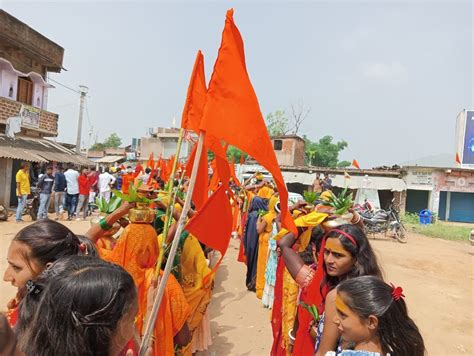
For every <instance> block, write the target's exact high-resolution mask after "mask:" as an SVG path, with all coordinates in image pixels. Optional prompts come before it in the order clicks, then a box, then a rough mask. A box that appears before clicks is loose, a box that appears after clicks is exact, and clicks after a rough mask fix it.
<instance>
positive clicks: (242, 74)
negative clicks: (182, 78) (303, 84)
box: [200, 10, 297, 234]
mask: <svg viewBox="0 0 474 356" xmlns="http://www.w3.org/2000/svg"><path fill="white" fill-rule="evenodd" d="M200 129H201V130H203V131H205V132H206V134H210V135H212V136H214V137H217V138H219V139H223V140H224V141H225V142H227V143H228V144H231V145H233V146H235V147H238V148H239V149H241V150H242V151H244V152H246V153H248V154H249V155H250V156H252V157H253V158H254V159H255V160H257V161H258V162H259V163H260V164H261V165H262V166H264V167H265V168H266V169H267V170H268V171H269V172H270V173H271V174H272V176H273V179H274V180H275V183H276V184H277V187H278V191H279V193H280V205H281V220H282V225H283V227H285V228H286V229H288V230H290V231H292V232H294V233H295V234H296V232H297V231H296V227H295V224H294V222H293V219H292V218H291V216H290V214H289V211H288V192H287V190H286V185H285V182H284V180H283V176H282V174H281V171H280V167H279V165H278V162H277V160H276V156H275V152H274V151H273V146H272V143H271V141H270V136H269V135H268V131H267V127H266V125H265V121H264V119H263V117H262V113H261V112H260V107H259V104H258V100H257V96H256V95H255V92H254V90H253V87H252V84H251V83H250V79H249V77H248V74H247V69H246V66H245V55H244V47H243V42H242V38H241V36H240V33H239V30H238V29H237V27H236V26H235V24H234V20H233V10H229V11H227V16H226V21H225V27H224V31H223V34H222V42H221V47H220V49H219V54H218V57H217V60H216V63H215V66H214V72H213V74H212V78H211V81H210V83H209V89H208V92H207V100H206V106H205V108H204V113H203V118H202V121H201V125H200Z"/></svg>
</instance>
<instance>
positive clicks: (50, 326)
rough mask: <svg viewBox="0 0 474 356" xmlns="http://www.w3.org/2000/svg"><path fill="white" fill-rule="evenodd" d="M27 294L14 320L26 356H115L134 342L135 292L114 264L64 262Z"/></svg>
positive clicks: (31, 284) (77, 258) (76, 258)
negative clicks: (18, 315)
mask: <svg viewBox="0 0 474 356" xmlns="http://www.w3.org/2000/svg"><path fill="white" fill-rule="evenodd" d="M27 289H28V293H27V295H26V297H25V298H24V300H23V301H22V303H21V306H20V315H21V317H20V321H19V340H20V343H19V345H20V349H21V350H22V351H23V352H25V354H27V355H71V356H73V355H74V356H75V355H118V354H119V352H120V351H121V350H122V349H123V348H124V346H125V345H126V343H127V342H128V340H130V339H131V338H132V337H133V333H134V320H135V316H136V313H137V310H138V303H137V292H136V288H135V284H134V282H133V279H132V277H131V276H130V275H129V274H128V273H127V272H126V271H125V270H124V269H123V268H121V267H119V266H117V265H114V264H111V263H107V262H104V261H102V260H100V259H97V258H93V257H86V256H70V257H66V258H64V259H61V260H58V262H56V263H54V264H53V265H52V266H51V267H49V268H48V269H47V270H46V271H45V273H43V275H41V276H40V277H39V278H38V281H37V282H31V281H30V282H28V284H27Z"/></svg>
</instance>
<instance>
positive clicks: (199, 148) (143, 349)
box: [138, 131, 205, 356]
mask: <svg viewBox="0 0 474 356" xmlns="http://www.w3.org/2000/svg"><path fill="white" fill-rule="evenodd" d="M204 137H205V133H204V132H203V131H201V132H200V133H199V141H198V146H197V149H196V155H195V157H194V162H193V168H192V171H191V177H190V180H189V188H188V192H187V194H186V199H185V201H184V206H183V211H182V212H181V216H180V217H179V221H178V227H177V229H176V233H175V235H174V238H173V243H172V244H171V251H170V254H169V256H168V259H167V261H166V266H165V270H164V271H163V276H162V278H161V282H160V284H159V286H158V292H157V294H156V297H155V300H154V302H153V308H152V310H151V313H150V319H149V320H148V323H147V325H146V328H145V333H144V336H143V339H142V342H141V344H140V351H139V353H138V354H139V356H144V355H145V352H146V350H147V349H148V347H149V346H150V341H151V334H152V332H153V329H154V327H155V323H156V318H157V316H158V310H159V307H160V305H161V301H162V300H163V294H164V291H165V287H166V283H167V281H168V278H169V275H170V272H171V267H172V266H173V261H174V257H175V255H176V251H177V250H178V245H179V240H180V239H179V237H180V236H181V233H182V232H183V229H184V225H185V223H186V219H187V215H188V212H189V208H190V207H191V199H192V196H193V191H194V185H195V183H196V176H197V171H198V168H199V161H200V159H201V154H202V150H203V145H204Z"/></svg>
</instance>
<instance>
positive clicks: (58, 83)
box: [48, 78, 81, 94]
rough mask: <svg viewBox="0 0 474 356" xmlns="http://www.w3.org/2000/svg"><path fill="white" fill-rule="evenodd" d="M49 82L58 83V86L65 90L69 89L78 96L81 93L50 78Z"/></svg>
mask: <svg viewBox="0 0 474 356" xmlns="http://www.w3.org/2000/svg"><path fill="white" fill-rule="evenodd" d="M48 80H50V81H52V82H54V83H56V84H58V85H60V86H62V87H63V88H66V89H69V90H70V91H73V92H74V93H76V94H80V93H81V92H80V91H79V90H77V89H73V88H71V87H68V86H67V85H64V84H62V83H60V82H58V81H57V80H54V79H52V78H48Z"/></svg>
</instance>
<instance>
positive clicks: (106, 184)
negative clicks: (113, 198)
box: [99, 167, 115, 202]
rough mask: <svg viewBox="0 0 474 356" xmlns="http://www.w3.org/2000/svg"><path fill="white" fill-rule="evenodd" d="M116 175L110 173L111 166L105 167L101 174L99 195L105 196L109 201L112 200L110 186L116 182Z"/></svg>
mask: <svg viewBox="0 0 474 356" xmlns="http://www.w3.org/2000/svg"><path fill="white" fill-rule="evenodd" d="M114 182H115V177H114V176H113V175H112V174H110V173H109V168H108V167H106V168H105V169H104V173H102V174H101V175H100V176H99V197H103V198H104V199H105V200H106V201H107V202H109V200H110V193H111V189H110V186H111V185H112V184H114Z"/></svg>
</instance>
